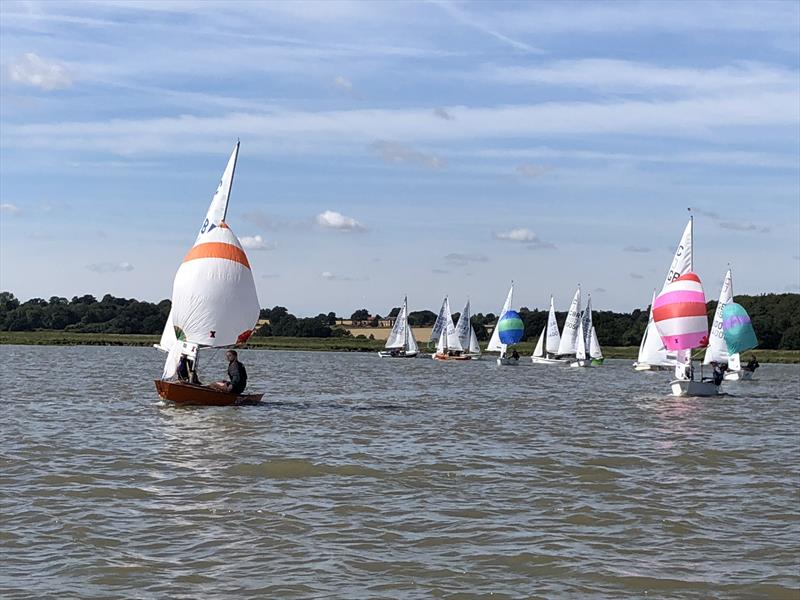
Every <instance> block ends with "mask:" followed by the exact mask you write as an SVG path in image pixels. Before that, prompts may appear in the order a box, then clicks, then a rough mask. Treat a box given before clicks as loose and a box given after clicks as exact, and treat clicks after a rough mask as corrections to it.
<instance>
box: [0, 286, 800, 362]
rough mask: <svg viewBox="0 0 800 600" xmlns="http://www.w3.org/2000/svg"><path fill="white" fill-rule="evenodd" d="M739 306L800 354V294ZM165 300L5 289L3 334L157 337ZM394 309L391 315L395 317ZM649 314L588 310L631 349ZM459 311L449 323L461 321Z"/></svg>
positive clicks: (539, 313) (284, 329) (611, 337)
mask: <svg viewBox="0 0 800 600" xmlns="http://www.w3.org/2000/svg"><path fill="white" fill-rule="evenodd" d="M736 302H738V303H739V304H741V305H742V306H744V307H745V309H746V310H747V312H748V313H749V314H750V318H751V319H752V320H753V326H754V327H755V330H756V334H757V335H758V339H759V342H760V344H759V345H760V347H761V348H769V349H781V350H800V294H762V295H759V296H736ZM170 306H171V305H170V301H169V300H162V301H161V302H159V303H157V304H154V303H151V302H140V301H139V300H135V299H133V298H130V299H128V298H116V297H114V296H112V295H111V294H106V295H105V296H103V298H102V299H100V300H98V299H97V298H95V297H94V296H91V295H88V294H87V295H84V296H80V297H78V296H74V297H73V298H72V299H70V300H68V299H67V298H61V297H58V296H53V297H51V298H50V299H48V300H45V299H43V298H31V299H30V300H27V301H25V302H20V301H19V300H18V299H17V298H16V297H15V296H14V294H12V293H10V292H0V330H2V331H36V330H58V331H61V330H63V331H71V332H76V333H143V334H159V333H161V331H162V329H163V328H164V323H165V322H166V320H167V315H169V310H170ZM716 307H717V303H716V301H713V302H709V303H708V316H709V323H710V320H711V319H712V318H713V316H714V311H715V310H716ZM399 311H400V308H399V307H396V308H393V309H392V310H391V311H389V313H388V316H389V317H390V318H394V317H396V316H397V314H398V312H399ZM518 312H519V314H520V316H521V317H522V320H523V322H524V323H525V337H524V338H523V340H525V339H531V340H536V339H537V338H538V336H539V334H540V333H541V331H542V329H543V328H544V326H545V323H546V322H547V311H544V310H529V309H527V308H525V307H523V308H520V309H519V311H518ZM648 314H649V313H648V309H646V308H645V309H641V310H640V309H636V310H634V311H633V312H631V313H616V312H611V311H597V310H596V311H594V312H593V313H592V316H593V322H594V325H595V329H596V330H597V337H598V339H599V341H600V344H601V345H603V346H636V345H638V344H639V342H640V341H641V339H642V335H643V333H644V330H645V327H647V319H648ZM458 316H459V315H458V313H456V314H454V315H453V319H454V320H457V319H458ZM556 317H557V319H558V323H559V327H563V326H564V321H565V319H566V313H564V312H559V313H556ZM260 318H261V320H262V321H265V322H264V323H263V324H262V325H260V326H259V327H258V329H257V331H256V335H260V336H276V337H286V336H291V337H316V338H326V337H346V336H349V335H351V334H350V332H348V331H347V330H346V329H344V328H343V327H341V326H339V325H337V321H338V320H339V317H337V316H336V314H335V313H333V312H329V313H328V314H322V313H320V314H319V315H317V316H316V317H307V318H302V317H296V316H294V315H292V314H291V313H289V311H288V310H287V309H286V308H285V307H283V306H275V307H273V308H271V309H270V308H265V309H262V310H261V314H260ZM351 320H353V321H354V322H361V323H365V324H367V326H372V327H377V326H378V322H379V321H380V320H381V317H380V315H377V314H374V315H373V314H372V313H370V311H368V310H367V309H366V308H362V309H359V310H357V311H355V312H354V313H353V314H352V315H351ZM496 320H497V316H496V315H494V314H492V313H488V314H485V315H484V314H483V313H478V314H476V315H473V316H472V318H471V319H470V321H471V323H472V326H473V327H474V328H475V333H476V334H477V336H478V339H479V340H483V341H485V340H487V339H488V338H489V331H491V329H492V327H494V325H495V322H496ZM408 321H409V323H410V324H411V326H412V327H430V326H432V325H433V324H434V323H435V322H436V313H434V312H432V311H429V310H421V311H415V312H412V313H409V315H408Z"/></svg>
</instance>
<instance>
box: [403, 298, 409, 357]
mask: <svg viewBox="0 0 800 600" xmlns="http://www.w3.org/2000/svg"><path fill="white" fill-rule="evenodd" d="M403 319H405V324H404V325H405V326H404V328H403V334H404V335H403V349H404V350H408V296H404V297H403Z"/></svg>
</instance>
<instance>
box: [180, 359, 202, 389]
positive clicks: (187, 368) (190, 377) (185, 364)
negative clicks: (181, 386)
mask: <svg viewBox="0 0 800 600" xmlns="http://www.w3.org/2000/svg"><path fill="white" fill-rule="evenodd" d="M175 373H176V375H177V376H178V381H180V382H182V383H194V384H197V385H199V384H200V380H199V379H198V378H197V372H196V371H195V370H194V361H193V360H192V359H191V358H189V357H188V356H186V355H185V354H181V358H180V360H179V361H178V368H177V370H176V372H175Z"/></svg>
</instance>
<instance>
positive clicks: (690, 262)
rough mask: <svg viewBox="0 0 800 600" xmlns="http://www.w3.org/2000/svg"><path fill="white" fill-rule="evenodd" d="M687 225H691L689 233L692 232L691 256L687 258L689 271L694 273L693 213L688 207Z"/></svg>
mask: <svg viewBox="0 0 800 600" xmlns="http://www.w3.org/2000/svg"><path fill="white" fill-rule="evenodd" d="M688 210H689V223H691V232H692V234H691V235H692V255H691V256H690V257H689V270H690V271H691V272H692V273H694V213H692V209H691V207H689V209H688Z"/></svg>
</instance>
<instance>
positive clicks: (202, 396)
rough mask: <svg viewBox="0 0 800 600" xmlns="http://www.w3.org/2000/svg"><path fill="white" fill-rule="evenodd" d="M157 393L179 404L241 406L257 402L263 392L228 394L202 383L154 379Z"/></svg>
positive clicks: (262, 395)
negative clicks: (192, 383) (194, 383)
mask: <svg viewBox="0 0 800 600" xmlns="http://www.w3.org/2000/svg"><path fill="white" fill-rule="evenodd" d="M155 384H156V390H158V395H159V396H161V397H162V398H163V399H164V400H169V401H170V402H174V403H175V404H179V405H181V406H241V405H245V404H257V403H258V402H260V401H261V398H263V397H264V394H241V395H237V394H229V393H228V392H221V391H219V390H212V389H211V388H209V387H206V386H204V385H191V384H188V383H180V382H177V381H162V380H160V379H156V380H155Z"/></svg>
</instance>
